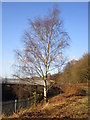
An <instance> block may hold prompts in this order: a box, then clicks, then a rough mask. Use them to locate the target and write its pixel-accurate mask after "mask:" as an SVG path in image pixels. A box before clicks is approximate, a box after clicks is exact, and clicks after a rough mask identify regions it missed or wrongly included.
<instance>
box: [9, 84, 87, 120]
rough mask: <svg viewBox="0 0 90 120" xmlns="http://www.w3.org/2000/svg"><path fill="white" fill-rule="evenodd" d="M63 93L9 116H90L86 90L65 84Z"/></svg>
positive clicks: (21, 117)
mask: <svg viewBox="0 0 90 120" xmlns="http://www.w3.org/2000/svg"><path fill="white" fill-rule="evenodd" d="M63 91H64V93H63V94H59V95H57V96H55V97H52V98H50V99H49V102H48V103H46V104H42V103H40V104H37V106H32V107H30V108H29V109H26V110H21V111H20V112H19V113H17V114H13V115H12V116H9V118H18V120H19V119H20V120H22V119H23V118H25V119H27V118H29V119H32V118H35V119H36V118H84V119H86V118H87V117H88V104H87V103H88V96H85V91H83V90H81V89H79V88H78V87H76V86H75V85H72V86H68V85H67V86H64V87H63Z"/></svg>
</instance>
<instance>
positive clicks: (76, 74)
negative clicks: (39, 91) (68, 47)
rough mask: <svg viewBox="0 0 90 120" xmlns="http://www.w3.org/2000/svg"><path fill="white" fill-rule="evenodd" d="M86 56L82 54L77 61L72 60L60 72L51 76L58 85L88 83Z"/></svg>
mask: <svg viewBox="0 0 90 120" xmlns="http://www.w3.org/2000/svg"><path fill="white" fill-rule="evenodd" d="M89 69H90V66H89V65H88V54H84V55H83V56H82V57H81V58H80V59H79V60H72V61H70V62H68V63H67V64H66V66H65V67H64V69H63V71H62V72H59V73H57V74H54V75H53V78H54V79H55V81H56V82H57V83H58V84H64V83H84V82H88V79H89V75H90V71H89Z"/></svg>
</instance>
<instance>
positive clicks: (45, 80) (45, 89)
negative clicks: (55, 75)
mask: <svg viewBox="0 0 90 120" xmlns="http://www.w3.org/2000/svg"><path fill="white" fill-rule="evenodd" d="M44 102H47V66H45V76H44Z"/></svg>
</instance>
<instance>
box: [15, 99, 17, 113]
mask: <svg viewBox="0 0 90 120" xmlns="http://www.w3.org/2000/svg"><path fill="white" fill-rule="evenodd" d="M16 112H17V100H15V113H16Z"/></svg>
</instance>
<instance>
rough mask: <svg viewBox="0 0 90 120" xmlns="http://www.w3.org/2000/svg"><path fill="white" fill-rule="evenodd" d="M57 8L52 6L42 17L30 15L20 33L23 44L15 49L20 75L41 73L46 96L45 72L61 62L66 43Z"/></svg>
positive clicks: (56, 66) (29, 75)
mask: <svg viewBox="0 0 90 120" xmlns="http://www.w3.org/2000/svg"><path fill="white" fill-rule="evenodd" d="M59 13H60V12H59V10H58V8H57V7H54V8H53V10H52V11H51V12H50V13H49V12H48V14H47V15H46V16H45V17H44V18H43V19H41V18H40V17H38V18H36V19H35V20H34V21H32V20H31V19H29V29H28V30H26V31H25V33H24V37H23V43H24V48H23V50H21V51H19V50H16V55H17V59H18V63H19V64H18V67H19V69H18V70H19V72H17V73H20V77H21V78H23V77H25V76H26V77H28V78H29V77H30V78H31V77H32V78H33V77H41V78H43V82H44V97H45V98H46V89H47V87H46V86H47V74H48V73H49V71H51V70H53V69H54V68H55V69H56V68H57V69H58V67H60V66H61V65H63V63H64V60H65V59H64V56H63V53H64V49H65V48H66V47H67V46H68V45H69V39H70V37H69V35H68V33H67V32H66V31H65V30H64V27H63V21H62V20H61V18H60V16H59Z"/></svg>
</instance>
